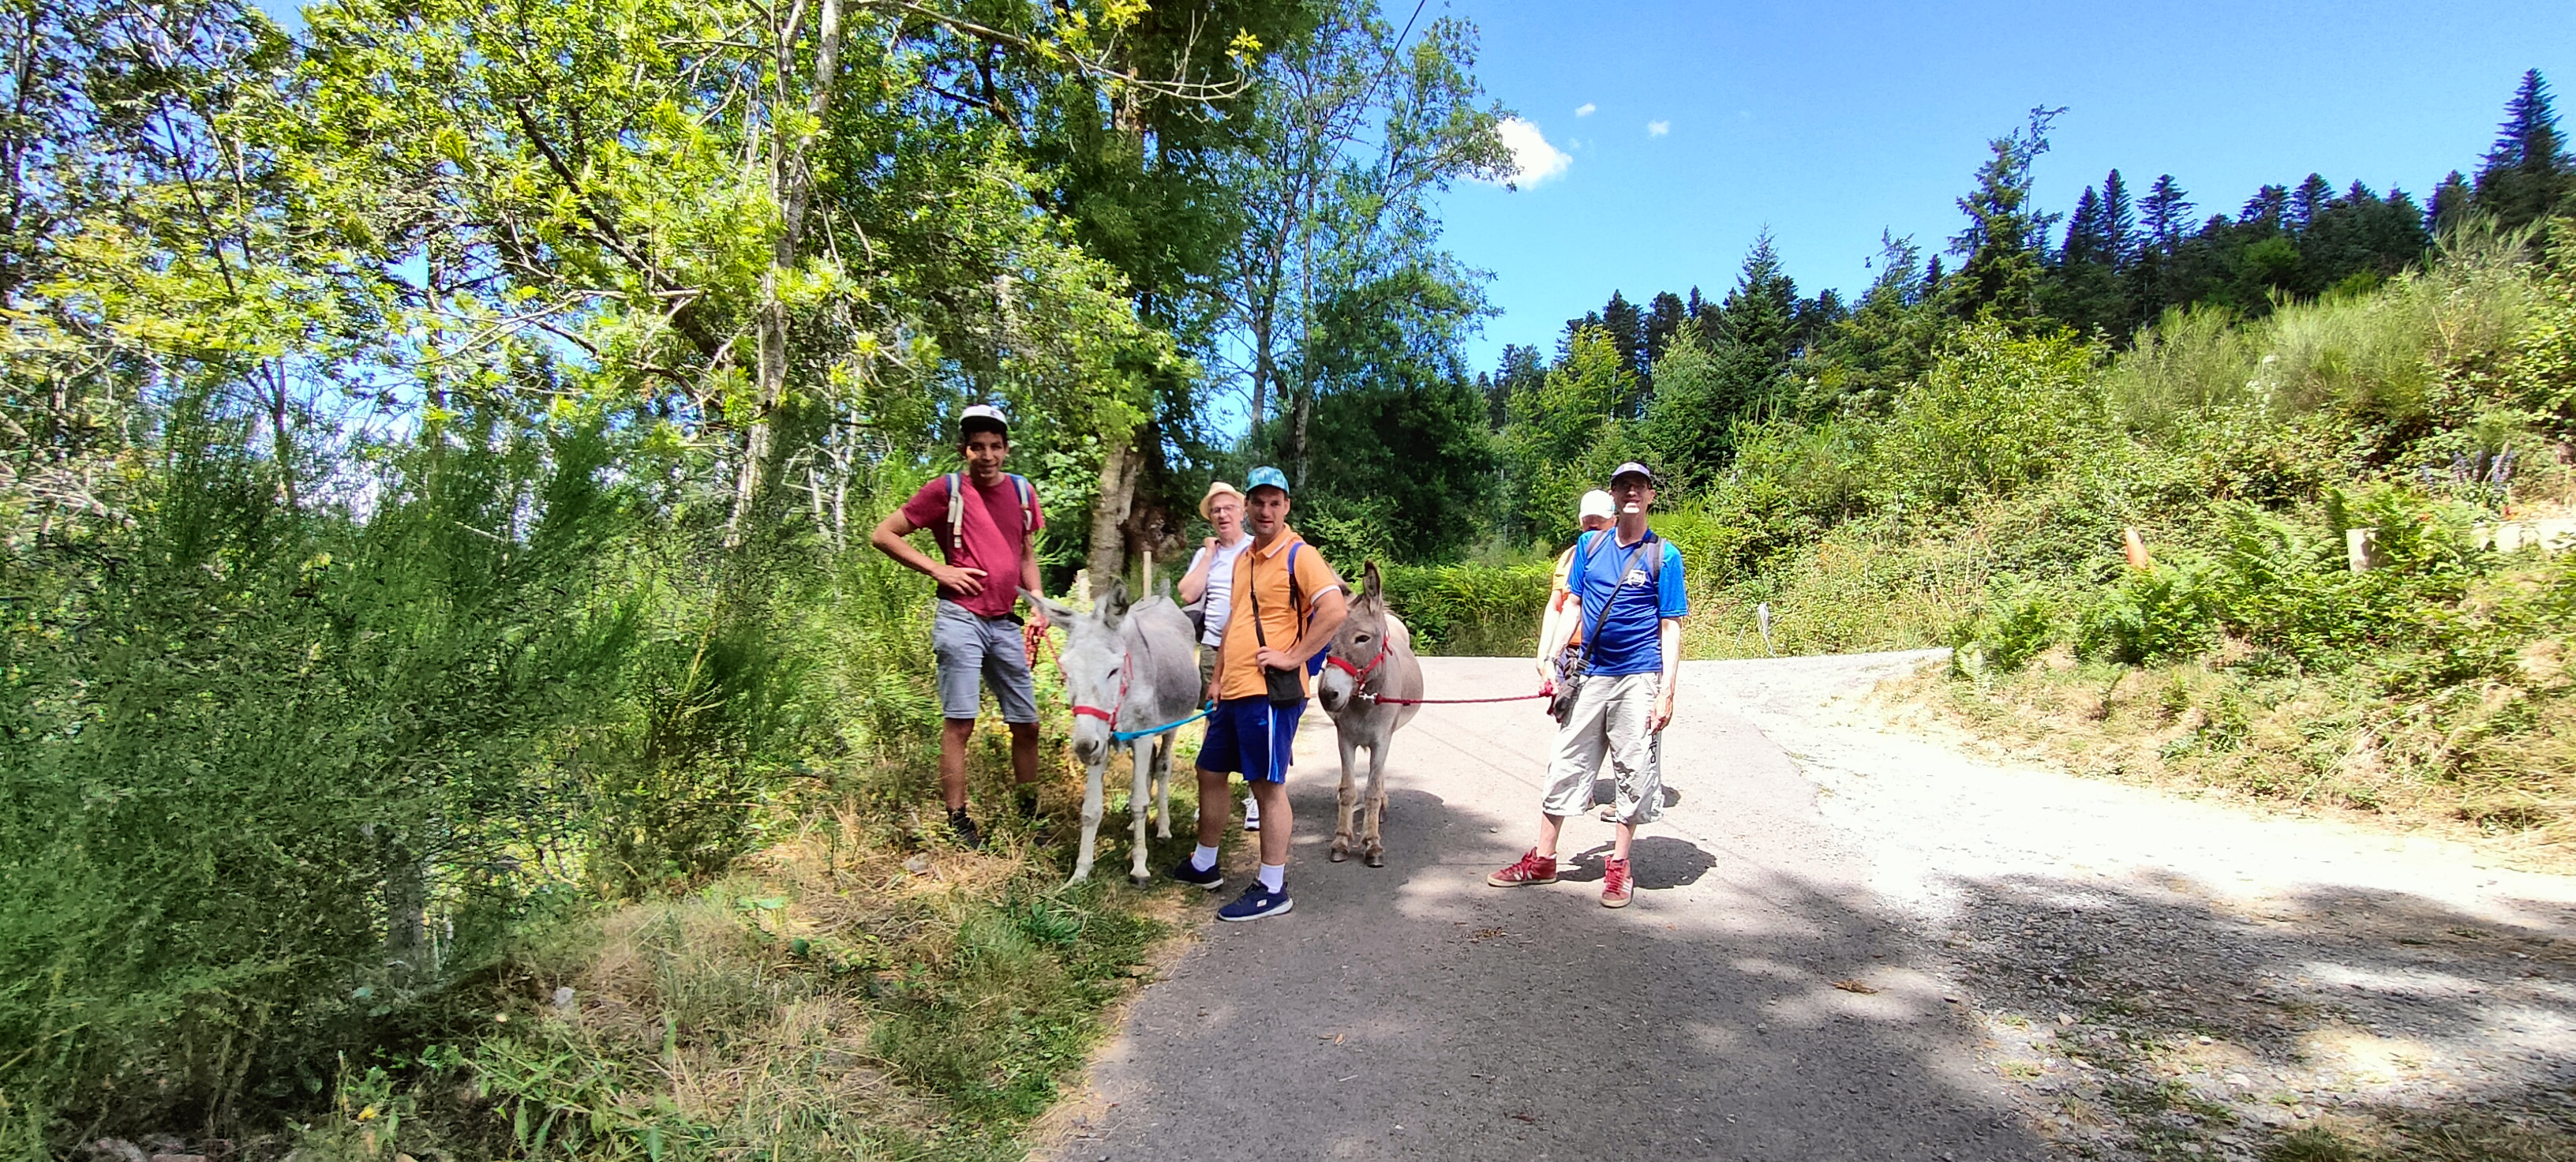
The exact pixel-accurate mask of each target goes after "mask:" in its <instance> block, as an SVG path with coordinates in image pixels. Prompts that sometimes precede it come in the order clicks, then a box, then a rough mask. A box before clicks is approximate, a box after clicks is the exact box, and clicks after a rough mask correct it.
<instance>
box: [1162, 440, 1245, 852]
mask: <svg viewBox="0 0 2576 1162" xmlns="http://www.w3.org/2000/svg"><path fill="white" fill-rule="evenodd" d="M1199 515H1200V516H1201V517H1204V518H1206V520H1207V522H1208V527H1209V528H1212V529H1215V530H1216V535H1215V536H1212V537H1209V538H1207V539H1206V540H1204V541H1202V542H1200V543H1199V551H1198V555H1197V556H1194V557H1191V558H1190V568H1189V572H1187V573H1185V574H1183V575H1182V577H1181V606H1182V608H1184V609H1186V610H1189V611H1190V614H1191V617H1192V619H1193V620H1195V621H1197V622H1198V623H1199V625H1200V626H1201V627H1202V628H1201V629H1200V631H1199V689H1200V691H1201V693H1200V695H1199V696H1200V697H1201V698H1203V699H1214V698H1215V697H1216V651H1217V646H1218V644H1219V643H1221V642H1223V641H1224V640H1225V619H1226V615H1227V614H1228V613H1231V612H1232V611H1233V609H1234V605H1233V597H1234V561H1235V558H1237V557H1240V556H1242V555H1243V549H1244V546H1246V545H1249V544H1251V543H1252V538H1251V537H1250V536H1248V535H1246V534H1245V533H1244V531H1243V494H1242V493H1241V492H1238V491H1236V490H1235V487H1234V486H1233V485H1231V484H1228V483H1226V482H1225V481H1222V480H1216V481H1211V482H1209V484H1208V488H1207V495H1206V496H1202V497H1200V498H1199ZM1243 829H1244V830H1246V831H1259V830H1261V801H1260V800H1258V799H1255V798H1253V797H1252V793H1251V792H1249V791H1246V792H1244V795H1243Z"/></svg>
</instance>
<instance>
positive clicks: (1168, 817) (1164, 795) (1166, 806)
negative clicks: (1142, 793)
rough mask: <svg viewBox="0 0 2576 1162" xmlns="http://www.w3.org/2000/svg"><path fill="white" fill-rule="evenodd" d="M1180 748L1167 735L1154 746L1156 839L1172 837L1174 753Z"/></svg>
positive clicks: (1171, 737)
mask: <svg viewBox="0 0 2576 1162" xmlns="http://www.w3.org/2000/svg"><path fill="white" fill-rule="evenodd" d="M1178 746H1180V744H1179V743H1178V742H1175V741H1173V736H1172V735H1169V734H1166V735H1163V736H1162V737H1161V738H1159V739H1157V740H1155V745H1154V820H1155V822H1154V838H1156V839H1170V838H1171V837H1172V751H1173V750H1174V749H1175V748H1177V747H1178Z"/></svg>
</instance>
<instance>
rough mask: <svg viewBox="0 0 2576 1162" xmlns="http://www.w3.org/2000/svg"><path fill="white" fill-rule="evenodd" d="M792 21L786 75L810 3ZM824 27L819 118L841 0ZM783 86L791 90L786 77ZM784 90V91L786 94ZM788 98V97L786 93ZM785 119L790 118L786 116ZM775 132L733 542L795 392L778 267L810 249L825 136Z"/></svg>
mask: <svg viewBox="0 0 2576 1162" xmlns="http://www.w3.org/2000/svg"><path fill="white" fill-rule="evenodd" d="M793 11H794V12H796V13H799V14H800V15H797V16H794V17H792V18H791V19H790V22H789V23H788V24H786V25H784V26H782V27H780V28H779V30H778V35H777V36H776V37H774V38H773V41H774V43H775V44H776V45H777V46H778V56H779V60H778V67H779V75H780V76H781V77H785V76H787V75H788V73H789V66H790V65H791V63H792V61H793V54H792V53H791V52H790V51H789V50H790V49H791V48H792V47H793V46H794V45H795V43H796V41H797V40H798V39H799V37H800V36H801V34H802V32H803V27H802V26H803V19H804V18H803V17H802V15H801V13H802V12H803V11H804V5H803V4H801V3H800V4H798V5H797V6H796V7H795V8H794V9H793ZM820 24H821V27H820V28H819V29H818V30H817V32H816V35H815V38H814V84H813V94H812V96H810V97H808V98H807V99H806V106H805V111H806V113H807V115H808V116H810V117H811V118H812V119H813V124H815V125H817V126H819V125H821V124H822V122H823V118H824V116H825V115H826V114H828V113H830V112H831V110H832V86H833V84H834V83H835V82H837V81H838V80H839V79H840V78H839V73H840V68H841V36H842V30H841V0H823V4H822V10H821V19H820ZM780 88H781V89H782V90H784V88H785V84H784V82H783V81H782V82H781V84H780ZM783 95H784V94H783V92H782V96H783ZM779 103H780V104H782V105H783V104H785V103H786V102H785V101H783V100H782V101H780V102H779ZM782 125H783V122H782ZM776 133H777V135H776V136H775V137H773V138H772V144H771V148H770V157H769V181H770V192H771V194H772V195H773V196H775V197H776V198H777V199H778V215H779V230H778V239H777V241H776V242H775V243H774V244H773V245H772V247H771V251H770V256H769V269H768V270H766V271H763V272H762V273H761V276H760V306H759V308H758V310H757V314H756V316H755V319H754V322H753V328H754V330H755V332H756V333H757V337H758V338H757V342H758V344H759V347H760V356H759V358H760V366H759V368H758V373H759V378H758V380H757V382H758V384H759V386H760V402H759V403H758V404H757V405H755V409H756V410H754V412H753V413H752V417H751V426H750V427H749V429H748V430H746V431H745V432H744V435H743V455H742V467H741V470H740V471H738V472H737V473H736V474H735V475H734V488H733V513H732V515H730V516H729V517H727V518H726V519H725V544H726V546H727V547H733V546H739V545H740V544H742V539H743V526H744V524H745V522H746V521H747V520H748V518H749V517H750V514H751V509H752V506H753V504H755V503H756V502H757V501H758V500H759V498H760V494H761V490H762V487H763V486H764V485H765V484H767V483H768V481H767V476H768V471H769V461H770V460H771V459H772V457H773V456H774V455H775V454H776V450H775V449H774V448H772V446H771V442H772V439H773V437H772V434H771V423H770V421H771V418H772V416H773V415H775V414H776V412H777V410H778V402H779V401H780V400H781V399H784V398H786V395H787V304H786V303H784V302H782V301H780V299H779V297H778V272H779V271H781V270H787V269H791V268H793V267H794V266H795V265H796V263H797V260H798V259H799V258H800V257H801V256H802V255H803V253H804V249H805V247H804V242H805V208H806V206H807V205H808V204H809V203H811V202H812V200H813V197H814V170H813V167H812V166H810V165H808V164H806V158H807V155H808V153H809V151H810V150H812V148H813V146H814V142H815V141H816V140H817V139H818V138H820V137H821V136H822V133H821V130H820V129H816V130H814V131H813V132H810V133H808V134H806V135H805V136H804V137H803V138H802V139H800V140H797V141H795V142H793V143H790V142H788V141H787V140H786V136H787V130H786V129H785V128H783V127H782V128H780V129H778V130H777V131H776Z"/></svg>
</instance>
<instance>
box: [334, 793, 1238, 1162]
mask: <svg viewBox="0 0 2576 1162" xmlns="http://www.w3.org/2000/svg"><path fill="white" fill-rule="evenodd" d="M979 773H985V772H979ZM1059 781H1061V780H1059ZM1063 794H1064V789H1063V788H1062V787H1060V786H1051V788H1050V791H1049V795H1048V798H1049V799H1050V800H1054V799H1057V798H1059V797H1061V796H1062V795H1063ZM979 801H1003V800H1001V799H1000V797H999V796H993V797H991V798H989V799H986V798H980V797H979ZM931 806H932V807H935V804H932V805H931ZM1179 806H1180V807H1181V808H1182V809H1183V810H1187V805H1186V803H1183V804H1180V805H1179ZM921 810H922V808H920V807H918V806H911V805H905V806H898V805H893V804H889V803H888V802H887V801H886V800H885V798H884V796H882V795H880V796H873V797H871V796H861V797H860V798H857V799H848V800H836V801H833V802H831V803H829V804H827V805H823V806H820V807H819V808H818V809H814V810H810V811H807V812H802V813H792V814H789V815H787V816H783V817H782V819H781V820H780V823H779V824H778V825H774V826H773V827H772V829H771V833H772V834H773V835H774V836H776V838H775V840H774V841H773V842H772V843H771V844H770V845H769V846H768V847H766V848H764V849H763V850H761V851H759V852H757V853H755V854H754V855H751V856H748V857H746V858H744V859H742V860H741V861H739V862H738V863H737V864H736V866H735V869H734V871H733V872H732V873H731V874H729V875H727V876H726V877H724V878H723V879H721V880H718V881H716V882H713V883H710V884H707V885H704V886H702V887H701V888H699V889H698V890H696V891H694V892H692V893H690V894H689V895H687V896H685V897H680V898H670V899H659V900H651V901H645V902H641V903H634V904H628V905H623V906H618V907H615V908H612V909H609V910H606V911H604V912H599V913H594V914H591V915H589V916H587V917H584V918H582V919H580V920H579V921H577V922H572V923H568V924H566V925H564V926H562V927H560V928H558V929H556V930H554V931H553V932H552V934H551V936H550V937H549V938H548V939H546V940H544V941H542V942H540V943H538V944H537V945H535V946H532V947H530V948H529V949H528V950H527V951H526V952H525V953H524V954H523V955H521V956H520V957H518V958H517V959H516V960H515V961H513V962H512V963H511V964H510V965H508V966H507V967H506V968H505V969H504V970H503V972H502V973H501V976H500V978H499V979H498V980H497V981H496V982H495V984H494V987H493V997H494V999H493V1001H492V1002H490V1006H491V1007H490V1008H489V1009H488V1010H487V1011H486V1013H485V1015H484V1016H483V1017H482V1018H480V1019H481V1020H483V1021H487V1022H488V1024H485V1025H484V1026H483V1027H482V1028H481V1030H479V1031H478V1032H477V1033H475V1034H474V1035H472V1036H470V1037H468V1038H467V1039H466V1043H465V1044H464V1045H463V1046H462V1048H461V1052H460V1053H459V1054H458V1055H457V1057H456V1059H455V1060H453V1061H450V1062H447V1063H446V1068H444V1069H443V1070H441V1071H439V1072H437V1073H436V1074H434V1075H432V1076H431V1077H430V1079H429V1080H426V1081H423V1082H421V1083H419V1084H417V1085H415V1086H413V1087H412V1088H411V1089H410V1090H409V1091H408V1092H407V1093H402V1094H397V1093H395V1092H394V1087H393V1086H392V1085H391V1084H390V1083H386V1082H383V1081H382V1080H381V1076H382V1075H381V1072H379V1073H377V1074H370V1075H369V1076H368V1077H367V1078H366V1079H365V1084H366V1085H370V1086H375V1087H376V1088H377V1089H378V1090H381V1091H382V1097H381V1098H374V1097H370V1098H366V1099H363V1100H353V1101H349V1102H344V1103H342V1104H344V1105H347V1106H348V1107H349V1108H348V1110H347V1111H345V1115H346V1116H345V1117H342V1118H339V1119H333V1120H331V1123H330V1124H325V1125H320V1126H317V1127H315V1128H314V1130H313V1131H312V1132H310V1133H309V1134H308V1135H307V1136H306V1141H305V1149H304V1150H303V1151H302V1155H303V1156H305V1157H307V1158H309V1159H313V1160H315V1162H320V1160H323V1159H333V1160H336V1159H344V1158H345V1159H357V1158H366V1159H377V1160H390V1159H392V1158H393V1157H394V1153H393V1152H394V1150H395V1149H396V1146H397V1144H399V1145H400V1147H401V1148H402V1149H403V1150H405V1151H407V1152H409V1153H411V1154H412V1155H414V1156H415V1157H439V1158H453V1157H535V1156H540V1155H543V1156H561V1157H567V1158H579V1159H653V1160H656V1162H661V1160H670V1159H694V1158H707V1159H715V1158H726V1159H731V1158H743V1157H767V1158H798V1159H804V1158H816V1159H821V1158H846V1159H880V1158H904V1159H987V1158H1018V1157H1021V1156H1023V1155H1024V1154H1025V1152H1026V1141H1027V1139H1026V1137H1025V1136H1024V1131H1026V1129H1027V1127H1028V1126H1029V1124H1030V1123H1031V1121H1032V1120H1033V1119H1035V1118H1037V1117H1038V1116H1039V1115H1040V1114H1042V1113H1044V1112H1045V1111H1046V1109H1047V1108H1048V1107H1049V1106H1050V1105H1052V1104H1053V1103H1054V1101H1055V1098H1056V1096H1057V1089H1058V1085H1059V1083H1060V1081H1061V1080H1062V1079H1064V1078H1068V1077H1070V1076H1072V1075H1073V1073H1074V1071H1076V1070H1077V1069H1079V1068H1080V1067H1081V1065H1082V1064H1083V1063H1084V1061H1085V1059H1086V1056H1087V1053H1088V1051H1089V1048H1090V1046H1091V1045H1092V1044H1093V1043H1094V1042H1096V1041H1097V1040H1098V1039H1099V1037H1100V1036H1102V1035H1103V1034H1104V1033H1105V1032H1106V1031H1107V1030H1108V1029H1109V1028H1111V1027H1113V1025H1112V1021H1113V1019H1114V1014H1115V1011H1116V1009H1117V1008H1118V1007H1119V1006H1120V1005H1121V1004H1122V1003H1123V1001H1124V999H1125V998H1126V997H1127V996H1128V995H1130V994H1131V993H1132V992H1133V991H1134V989H1135V986H1136V984H1137V983H1138V982H1140V981H1141V980H1143V979H1146V978H1147V977H1149V976H1150V970H1149V969H1148V968H1146V967H1143V966H1146V965H1150V964H1152V963H1154V962H1155V961H1157V960H1158V959H1159V957H1158V955H1157V954H1156V951H1155V949H1156V944H1157V942H1158V941H1159V940H1160V939H1161V937H1162V936H1163V934H1164V933H1166V932H1168V931H1170V930H1171V926H1170V920H1171V915H1170V913H1172V911H1173V910H1174V909H1175V908H1176V907H1177V904H1176V903H1174V902H1173V901H1171V900H1169V899H1167V898H1166V897H1167V896H1168V895H1169V893H1162V894H1156V893H1148V892H1141V891H1138V890H1136V889H1133V888H1130V887H1128V886H1127V885H1126V884H1125V883H1124V882H1123V880H1120V881H1119V882H1115V883H1094V884H1089V885H1081V886H1077V887H1073V888H1066V887H1064V886H1063V885H1062V883H1061V880H1060V877H1061V875H1062V873H1061V871H1059V870H1057V869H1055V868H1054V867H1053V866H1052V865H1051V860H1052V859H1053V858H1054V856H1055V853H1052V852H1050V851H1047V850H1045V849H1041V848H1038V847H1035V846H1033V845H1031V844H1030V843H1029V841H1028V839H1027V837H1026V835H1025V834H1023V833H1022V831H1021V830H1020V829H1018V828H1017V827H1016V826H1007V825H1006V826H1000V827H996V828H993V829H992V832H993V835H992V837H993V840H994V842H993V843H992V844H991V846H990V847H989V848H988V849H987V850H985V851H982V852H974V851H966V850H963V849H960V848H957V847H955V846H954V845H951V844H948V843H946V842H944V841H939V840H931V841H928V842H925V841H924V838H923V837H924V836H928V835H932V834H936V831H935V829H934V828H931V827H929V826H927V824H929V823H931V822H934V821H933V820H922V819H915V818H913V816H914V815H915V814H917V813H919V812H920V811H921ZM1113 878H1114V877H1113ZM349 1088H350V1087H349V1085H348V1083H346V1082H344V1090H346V1089H349ZM352 1092H354V1091H352ZM361 1114H365V1115H366V1116H365V1117H364V1118H362V1117H360V1115H361ZM395 1121H399V1122H400V1127H399V1131H398V1132H397V1131H396V1130H395V1129H394V1128H393V1127H392V1125H391V1123H392V1122H395Z"/></svg>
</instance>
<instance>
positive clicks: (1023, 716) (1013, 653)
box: [930, 601, 1038, 722]
mask: <svg viewBox="0 0 2576 1162" xmlns="http://www.w3.org/2000/svg"><path fill="white" fill-rule="evenodd" d="M932 604H934V605H937V606H938V607H939V611H938V613H937V614H936V615H935V616H934V617H933V619H932V620H931V623H930V648H931V651H932V652H933V653H934V654H936V655H938V658H939V715H940V717H942V718H950V719H956V718H973V717H975V715H976V712H977V711H978V710H979V709H981V707H982V705H983V701H984V699H983V693H982V691H980V690H978V689H977V688H976V687H977V686H978V685H979V684H980V685H985V686H991V687H992V688H993V700H994V701H995V702H999V703H1001V704H1002V721H1004V722H1036V721H1037V720H1038V693H1037V684H1036V683H1035V682H1034V681H1033V680H1032V679H1031V678H1030V677H1029V655H1028V647H1027V646H1026V645H1025V644H1023V642H1022V640H1021V638H1020V623H1018V622H1016V621H1013V620H1011V619H1010V618H1007V617H977V616H975V615H974V614H972V613H969V612H967V611H966V607H965V606H962V605H959V604H957V603H956V602H954V601H936V602H932Z"/></svg>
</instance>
